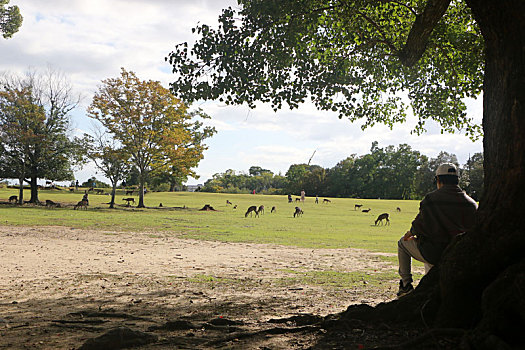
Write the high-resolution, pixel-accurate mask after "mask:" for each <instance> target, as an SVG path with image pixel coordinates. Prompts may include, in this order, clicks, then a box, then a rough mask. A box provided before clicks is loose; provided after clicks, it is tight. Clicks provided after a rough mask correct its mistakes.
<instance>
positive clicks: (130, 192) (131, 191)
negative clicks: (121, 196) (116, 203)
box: [126, 190, 135, 196]
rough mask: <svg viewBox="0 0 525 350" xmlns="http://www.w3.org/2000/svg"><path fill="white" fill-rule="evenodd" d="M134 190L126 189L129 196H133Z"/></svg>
mask: <svg viewBox="0 0 525 350" xmlns="http://www.w3.org/2000/svg"><path fill="white" fill-rule="evenodd" d="M134 191H135V190H126V196H127V195H130V196H133V192H134Z"/></svg>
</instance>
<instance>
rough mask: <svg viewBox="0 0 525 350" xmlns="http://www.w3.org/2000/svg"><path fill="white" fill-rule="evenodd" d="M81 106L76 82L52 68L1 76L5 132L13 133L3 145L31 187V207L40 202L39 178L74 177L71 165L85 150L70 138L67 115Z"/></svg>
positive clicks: (0, 126) (0, 118)
mask: <svg viewBox="0 0 525 350" xmlns="http://www.w3.org/2000/svg"><path fill="white" fill-rule="evenodd" d="M78 102H79V97H75V96H74V95H73V92H72V87H71V84H70V83H69V82H68V81H67V80H66V79H65V77H64V76H63V75H62V74H60V73H59V72H56V71H53V70H51V69H48V70H47V71H45V72H43V73H40V72H36V71H29V72H27V73H26V75H25V76H23V77H20V76H16V75H9V74H6V75H4V76H3V77H2V78H1V84H0V129H1V130H2V132H3V133H5V135H9V136H8V137H7V138H5V139H2V141H1V142H3V143H4V149H5V150H6V152H7V153H8V155H9V158H10V159H11V160H12V162H11V163H12V164H13V166H15V167H16V168H17V174H18V176H17V178H19V179H21V178H22V177H23V178H24V181H26V182H28V183H29V184H30V187H31V198H30V202H32V203H38V182H37V180H38V178H47V179H51V180H56V181H64V180H71V179H72V178H73V172H72V170H71V165H72V164H73V163H74V162H75V161H76V160H77V159H78V158H79V157H78V154H77V153H78V152H80V149H79V148H78V147H77V145H76V142H75V140H70V139H69V138H68V136H67V133H68V131H69V116H68V113H69V112H70V111H71V110H73V109H74V108H75V107H76V106H77V105H78ZM6 142H7V143H6ZM15 158H18V160H17V161H15V160H14V159H15Z"/></svg>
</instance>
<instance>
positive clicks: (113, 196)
mask: <svg viewBox="0 0 525 350" xmlns="http://www.w3.org/2000/svg"><path fill="white" fill-rule="evenodd" d="M111 185H112V187H111V200H110V201H109V208H110V209H113V208H114V207H115V194H116V193H117V181H114V182H113V183H112V184H111Z"/></svg>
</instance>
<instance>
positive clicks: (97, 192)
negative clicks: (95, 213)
mask: <svg viewBox="0 0 525 350" xmlns="http://www.w3.org/2000/svg"><path fill="white" fill-rule="evenodd" d="M95 193H96V194H104V190H103V189H101V188H97V189H96V190H95Z"/></svg>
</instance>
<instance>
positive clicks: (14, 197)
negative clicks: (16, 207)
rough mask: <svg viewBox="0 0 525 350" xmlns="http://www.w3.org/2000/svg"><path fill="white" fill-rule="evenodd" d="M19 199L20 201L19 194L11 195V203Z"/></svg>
mask: <svg viewBox="0 0 525 350" xmlns="http://www.w3.org/2000/svg"><path fill="white" fill-rule="evenodd" d="M17 201H18V196H11V197H9V203H11V202H15V203H16V202H17Z"/></svg>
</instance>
